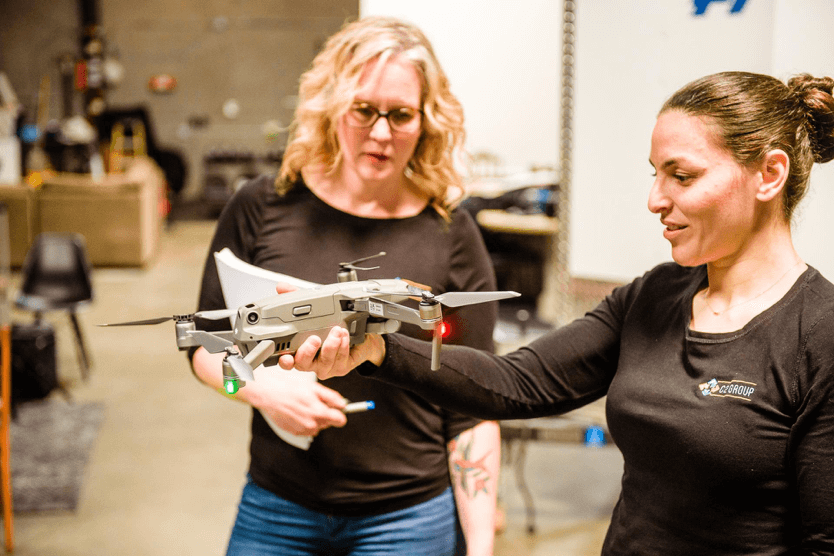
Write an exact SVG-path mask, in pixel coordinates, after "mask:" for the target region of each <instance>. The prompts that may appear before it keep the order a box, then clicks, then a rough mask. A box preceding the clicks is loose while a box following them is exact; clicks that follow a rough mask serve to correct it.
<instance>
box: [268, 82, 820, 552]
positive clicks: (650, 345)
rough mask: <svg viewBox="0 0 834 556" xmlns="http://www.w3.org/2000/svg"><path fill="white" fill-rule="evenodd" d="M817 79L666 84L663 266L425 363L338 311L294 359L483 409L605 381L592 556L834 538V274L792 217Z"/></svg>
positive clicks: (533, 407)
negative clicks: (543, 323)
mask: <svg viewBox="0 0 834 556" xmlns="http://www.w3.org/2000/svg"><path fill="white" fill-rule="evenodd" d="M832 93H834V79H831V78H829V77H821V78H815V77H812V76H810V75H798V76H795V77H792V78H790V79H789V80H788V81H787V82H786V83H785V82H782V81H781V80H779V79H776V78H774V77H770V76H766V75H760V74H753V73H747V72H724V73H718V74H714V75H709V76H706V77H704V78H701V79H698V80H696V81H694V82H692V83H689V84H688V85H685V86H684V87H683V88H681V89H680V90H679V91H677V92H676V93H675V94H673V95H672V96H671V97H670V98H669V99H668V100H667V101H666V103H665V104H664V105H663V107H662V108H661V110H660V113H659V115H658V117H657V120H656V122H655V126H654V131H653V133H652V136H651V148H650V152H649V162H650V163H651V166H652V168H653V176H654V177H653V178H652V179H653V183H652V185H651V189H650V190H649V194H648V208H649V210H650V211H651V212H652V213H653V214H655V215H657V216H658V217H659V220H660V223H661V225H662V227H663V228H662V230H663V236H664V238H666V239H667V240H668V241H669V243H670V244H671V251H672V259H673V260H674V262H669V263H664V264H661V265H658V266H657V267H655V268H653V269H651V270H649V271H648V272H646V273H645V274H644V275H643V276H641V277H639V278H637V279H635V280H634V281H633V282H631V283H630V284H627V285H625V286H623V287H620V288H617V289H615V290H614V292H613V293H611V294H610V295H609V296H608V297H607V298H606V299H605V300H604V301H603V302H602V303H600V304H599V306H598V307H597V308H596V309H594V310H593V311H591V312H589V313H588V314H587V315H585V316H584V317H582V318H580V319H578V320H576V321H574V322H572V323H570V324H569V325H567V326H564V327H561V328H559V329H557V330H554V331H552V332H550V333H548V334H546V335H544V336H542V337H541V338H539V339H537V340H536V341H534V342H532V343H531V344H530V345H529V346H527V347H524V348H522V349H520V350H518V351H516V352H514V353H510V354H508V355H506V356H503V357H497V356H494V355H492V354H486V353H483V352H478V351H476V350H472V349H468V348H464V347H458V346H452V347H450V348H449V349H447V350H444V352H443V355H442V356H441V363H442V366H441V369H440V370H439V371H437V372H434V373H433V372H432V371H430V370H429V361H430V357H431V347H430V345H429V344H427V343H425V342H418V341H415V340H413V339H411V338H405V337H402V336H400V335H397V334H392V335H388V336H385V337H384V338H382V337H380V336H371V337H370V339H369V340H367V341H366V342H364V343H362V344H359V345H357V346H355V347H354V349H353V350H350V349H349V346H348V345H347V343H346V342H345V332H344V329H341V328H338V327H337V328H334V329H333V330H332V332H331V334H330V336H328V338H327V339H326V340H325V341H324V343H322V342H321V341H319V340H318V339H316V341H308V343H307V345H303V346H301V347H300V348H299V349H298V350H297V352H296V354H295V359H294V363H295V365H296V367H297V368H298V369H300V370H313V371H316V373H317V374H318V376H319V377H320V378H325V377H328V376H338V375H343V374H344V373H345V372H347V370H348V369H349V368H350V367H354V366H357V364H359V363H363V365H362V366H361V367H359V369H358V370H359V372H360V373H364V374H367V375H370V376H373V377H374V378H377V379H379V380H380V381H385V382H386V383H389V384H391V385H397V386H400V387H405V388H409V389H412V390H413V391H414V392H417V393H420V394H422V395H424V396H426V397H427V398H428V399H430V400H431V401H433V402H435V403H438V404H441V405H443V406H445V407H449V408H454V409H456V410H458V411H463V412H466V413H469V414H471V415H477V416H480V417H484V418H491V419H517V418H526V417H538V416H545V415H556V414H560V413H564V412H566V411H568V410H571V409H574V408H576V407H579V406H581V405H584V404H587V403H589V402H591V401H593V400H596V399H599V398H601V397H602V396H605V395H607V398H606V414H607V417H608V426H609V428H610V431H611V435H612V437H613V439H614V441H615V442H616V444H617V446H618V447H619V448H620V450H621V451H622V454H623V458H624V473H623V478H622V489H621V492H620V497H619V500H618V502H617V505H616V507H615V508H614V511H613V515H612V518H611V524H610V527H609V529H608V533H607V536H606V538H605V541H604V546H603V549H602V553H603V554H604V555H606V556H607V555H612V556H613V555H618V556H620V555H644V554H674V555H676V556H686V555H692V556H702V555H706V554H709V555H711V556H716V555H728V556H729V555H734V556H738V555H743V554H748V555H757V556H762V555H780V556H787V555H789V554H790V555H800V554H802V555H811V554H815V555H822V554H828V555H830V554H834V480H833V479H834V285H832V283H831V282H829V281H828V280H827V279H825V278H824V277H823V276H822V275H821V274H820V273H819V272H818V271H817V270H816V269H815V268H813V267H812V266H810V265H808V264H806V262H805V261H804V260H803V259H802V257H801V256H800V255H799V253H798V252H797V250H796V249H795V248H794V245H793V241H792V232H791V220H792V216H793V215H794V213H795V209H796V207H797V204H798V203H799V201H800V200H801V199H802V197H803V196H804V195H805V193H806V191H807V189H808V182H809V177H810V175H811V168H812V166H813V165H814V163H824V162H828V161H830V160H832V159H834V96H832ZM823 185H828V186H830V185H831V184H823ZM823 241H825V239H823ZM316 354H318V356H317V357H316V358H315V359H313V355H316ZM366 360H367V361H369V362H365V361H366ZM292 362H293V357H291V356H289V355H284V356H282V359H281V361H280V364H281V365H282V366H283V365H286V364H289V363H292ZM369 382H370V381H369Z"/></svg>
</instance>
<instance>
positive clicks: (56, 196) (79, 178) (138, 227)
mask: <svg viewBox="0 0 834 556" xmlns="http://www.w3.org/2000/svg"><path fill="white" fill-rule="evenodd" d="M150 164H152V163H150ZM163 185H164V176H163V175H162V171H161V170H159V168H158V167H156V166H155V165H154V166H152V167H151V166H148V165H147V164H146V163H145V162H142V163H141V164H137V165H136V166H133V167H132V171H131V170H129V171H128V172H125V173H123V174H108V175H107V176H105V177H104V179H102V180H101V181H100V182H94V181H93V180H92V178H91V177H90V176H89V175H87V174H59V175H58V176H56V177H52V178H48V179H46V180H45V181H44V184H43V186H42V187H41V189H40V191H39V192H38V212H39V215H40V231H41V232H77V233H80V234H81V235H83V236H84V238H85V240H86V244H87V255H88V256H89V258H90V263H91V264H92V265H94V266H144V265H146V264H147V263H148V262H149V261H150V260H151V259H152V258H153V256H154V255H155V254H156V251H157V248H158V244H159V234H160V230H161V227H162V217H161V214H160V200H161V195H162V191H163V189H162V187H163Z"/></svg>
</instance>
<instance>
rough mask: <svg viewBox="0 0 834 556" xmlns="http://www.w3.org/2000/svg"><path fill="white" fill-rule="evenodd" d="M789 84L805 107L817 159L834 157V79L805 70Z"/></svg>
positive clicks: (822, 160) (826, 159)
mask: <svg viewBox="0 0 834 556" xmlns="http://www.w3.org/2000/svg"><path fill="white" fill-rule="evenodd" d="M788 88H789V89H791V90H792V91H793V94H794V95H796V97H797V100H798V101H799V102H800V103H801V104H802V105H803V106H804V108H805V113H806V115H807V118H808V136H809V138H810V139H811V150H812V151H813V154H814V161H815V162H820V163H822V162H828V161H829V160H831V159H834V96H832V92H834V79H831V78H830V77H812V76H810V75H808V74H807V73H803V74H802V75H797V76H796V77H792V78H791V79H790V80H789V81H788Z"/></svg>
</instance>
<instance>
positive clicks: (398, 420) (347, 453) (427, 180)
mask: <svg viewBox="0 0 834 556" xmlns="http://www.w3.org/2000/svg"><path fill="white" fill-rule="evenodd" d="M463 140H464V128H463V110H462V108H461V105H460V103H459V102H458V101H457V99H456V98H455V97H454V95H452V93H451V91H450V89H449V83H448V80H447V78H446V76H445V74H444V73H443V70H442V68H441V67H440V64H439V63H438V61H437V58H436V57H435V55H434V52H433V50H432V47H431V45H430V43H429V42H428V40H427V39H426V37H425V36H424V35H423V33H422V32H420V30H419V29H417V28H416V27H414V26H413V25H410V24H408V23H405V22H402V21H399V20H396V19H391V18H384V17H370V18H365V19H361V20H359V21H356V22H353V23H350V24H347V25H346V26H345V27H344V28H343V29H342V30H341V31H339V32H338V33H336V34H335V35H333V36H332V37H331V38H330V39H329V40H328V41H327V43H326V44H325V46H324V48H323V50H322V51H321V52H320V53H319V54H318V56H316V58H315V60H314V61H313V64H312V67H311V68H310V69H309V70H308V71H307V72H306V73H305V74H304V75H303V76H302V78H301V84H300V90H299V102H298V107H297V110H296V115H295V120H294V123H293V127H292V133H291V138H290V141H289V144H288V146H287V148H286V152H285V155H284V158H283V163H282V166H281V170H280V173H279V175H278V176H277V177H276V176H261V177H259V178H256V179H254V180H252V181H251V182H249V183H247V184H246V185H244V186H243V187H242V188H241V189H240V190H239V191H238V192H237V193H236V194H235V195H234V197H233V198H232V199H231V200H230V201H229V203H228V205H227V206H226V207H225V208H224V210H223V213H222V214H221V215H220V218H219V221H218V223H217V229H216V232H215V236H214V239H213V241H212V244H211V248H210V251H209V253H210V255H209V257H208V258H207V260H206V267H205V271H204V274H203V282H202V289H201V292H200V301H199V310H201V311H202V310H210V309H219V308H223V307H224V306H225V304H224V301H223V295H222V291H221V288H220V284H219V282H218V277H217V271H216V268H215V265H214V258H213V257H212V256H211V254H212V253H214V252H216V251H219V250H221V249H223V248H226V247H228V248H229V249H231V250H232V252H233V253H235V255H237V256H238V258H240V259H243V260H244V261H246V262H249V263H251V264H254V265H256V266H260V267H264V268H267V269H270V270H274V271H277V272H281V273H284V274H288V275H291V276H294V277H297V278H301V279H304V280H308V281H312V282H316V283H322V284H329V283H332V282H335V281H336V273H337V271H338V270H339V265H340V263H343V262H344V261H354V260H358V259H361V258H364V257H368V256H372V255H376V254H377V253H380V252H381V251H384V252H386V253H387V254H386V255H385V256H384V257H381V258H377V259H375V260H374V261H372V263H373V264H372V266H374V267H375V268H373V269H368V270H363V271H360V275H361V276H360V277H361V278H362V279H372V278H395V277H403V278H409V279H411V280H415V281H417V282H419V283H421V284H425V285H427V286H429V287H431V288H432V291H433V292H435V293H438V294H439V293H443V292H446V291H490V290H494V289H495V277H494V274H493V271H492V266H491V264H490V259H489V256H488V254H487V251H486V248H485V246H484V243H483V240H482V238H481V236H480V233H479V231H478V229H477V226H476V225H475V223H474V221H473V220H472V219H471V217H469V215H468V214H467V213H466V212H465V211H457V210H455V209H454V206H455V200H456V199H457V198H459V197H460V194H461V177H460V176H459V175H458V172H457V171H456V169H455V164H456V157H457V156H458V155H459V154H460V152H461V149H462V147H463ZM369 266H371V263H369ZM496 318H497V307H496V305H495V304H494V303H485V304H481V305H472V306H470V307H465V308H462V309H461V310H459V311H457V312H456V313H454V315H449V316H447V321H448V324H449V325H450V328H451V335H450V337H448V338H447V339H448V341H449V343H452V344H461V345H467V346H471V347H473V348H478V349H485V350H490V351H491V350H492V332H493V327H494V325H495V321H496ZM198 324H199V326H201V327H202V328H204V329H209V330H210V329H228V324H227V323H212V322H210V321H199V320H198ZM402 331H403V333H404V334H406V335H409V336H413V337H415V338H426V337H427V336H426V333H425V332H424V331H423V330H421V329H420V328H418V327H417V326H414V325H409V324H404V325H403V327H402ZM191 356H192V363H193V368H194V372H195V374H196V375H197V376H198V378H200V379H201V380H202V381H203V382H205V383H206V384H208V385H210V386H213V387H215V388H217V389H220V390H222V385H223V378H222V369H221V363H222V357H223V354H214V355H212V354H210V353H208V352H207V351H206V350H205V349H204V348H200V349H197V350H194V351H193V352H192V353H191ZM255 378H256V380H255V381H250V382H248V383H247V384H246V386H245V387H244V388H242V389H241V390H240V391H239V392H237V393H236V394H235V398H236V399H238V400H240V401H243V402H245V403H248V404H250V405H251V406H252V407H253V412H252V442H251V445H250V455H251V460H250V466H249V476H248V482H247V484H246V486H245V487H244V490H243V496H242V498H241V501H240V505H239V507H238V514H237V519H236V521H235V524H234V528H233V530H232V534H231V539H230V541H229V546H228V552H227V554H228V555H229V556H241V555H255V554H257V555H259V556H260V555H267V554H275V555H279V554H280V555H282V556H286V555H322V556H324V555H326V556H330V555H337V556H350V555H360V554H361V555H363V556H378V555H392V554H397V555H403V556H405V555H409V556H413V555H416V556H420V555H425V556H442V555H447V556H451V555H452V554H455V553H457V554H463V553H464V549H463V547H464V546H465V547H466V550H467V551H466V552H465V553H466V554H469V555H471V556H477V555H490V554H492V546H493V537H494V525H493V522H494V514H495V505H496V488H497V480H498V467H499V463H500V438H499V429H498V425H497V423H495V422H486V421H481V420H479V419H476V418H472V417H468V416H463V415H460V414H457V413H455V412H451V411H448V410H445V409H442V408H440V407H439V406H437V405H435V404H432V403H429V402H427V401H426V400H425V399H423V398H421V397H420V396H417V395H415V394H412V393H410V392H407V391H405V390H401V389H399V388H393V387H391V386H388V385H386V384H382V383H372V382H369V381H365V380H363V379H362V378H361V377H358V376H356V377H354V376H350V377H344V378H334V379H332V380H327V381H326V382H323V383H315V382H309V381H304V380H298V379H294V378H293V377H290V376H287V374H286V373H284V372H283V371H282V370H280V369H256V370H255ZM347 400H351V401H354V402H359V401H366V400H369V401H372V402H374V404H375V408H374V409H373V410H372V411H368V412H365V413H352V414H351V415H350V416H348V417H346V416H345V414H344V413H343V412H342V409H343V408H344V407H345V404H346V403H347ZM282 431H284V432H290V433H294V434H297V435H309V436H313V437H315V438H314V439H313V440H312V443H311V444H309V446H308V448H307V449H306V450H304V449H303V447H304V446H303V444H302V445H301V446H300V447H299V446H298V445H297V444H296V445H291V444H290V443H288V442H285V441H284V438H288V437H287V436H286V435H285V434H284V432H282ZM458 515H459V516H460V517H459V523H460V528H461V529H462V533H463V536H464V537H465V545H464V543H463V539H461V538H460V536H459V535H458V534H457V533H458V530H457V526H458ZM456 550H457V552H455V551H456Z"/></svg>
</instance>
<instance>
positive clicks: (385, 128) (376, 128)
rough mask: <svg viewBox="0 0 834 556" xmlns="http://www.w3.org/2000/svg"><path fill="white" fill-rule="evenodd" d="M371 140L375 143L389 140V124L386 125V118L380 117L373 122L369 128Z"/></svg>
mask: <svg viewBox="0 0 834 556" xmlns="http://www.w3.org/2000/svg"><path fill="white" fill-rule="evenodd" d="M371 138H372V139H374V140H377V141H380V140H387V139H390V138H391V124H389V123H388V118H384V117H382V116H380V117H379V118H378V119H377V121H375V122H374V125H372V126H371Z"/></svg>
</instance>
